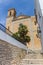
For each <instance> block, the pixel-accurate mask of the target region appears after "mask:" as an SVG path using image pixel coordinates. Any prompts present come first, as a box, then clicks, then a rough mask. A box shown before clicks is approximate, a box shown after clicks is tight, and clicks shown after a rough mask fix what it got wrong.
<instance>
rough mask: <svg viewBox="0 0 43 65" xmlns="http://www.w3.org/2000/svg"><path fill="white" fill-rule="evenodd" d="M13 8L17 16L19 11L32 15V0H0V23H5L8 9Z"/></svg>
mask: <svg viewBox="0 0 43 65" xmlns="http://www.w3.org/2000/svg"><path fill="white" fill-rule="evenodd" d="M10 8H15V9H16V12H17V16H18V15H20V14H21V13H22V14H24V15H28V16H33V15H34V0H0V23H2V24H3V25H5V23H6V17H7V13H8V10H9V9H10Z"/></svg>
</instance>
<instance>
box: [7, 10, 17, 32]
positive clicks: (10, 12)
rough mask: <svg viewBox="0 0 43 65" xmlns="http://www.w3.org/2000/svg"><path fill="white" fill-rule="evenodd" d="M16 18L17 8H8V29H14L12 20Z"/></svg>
mask: <svg viewBox="0 0 43 65" xmlns="http://www.w3.org/2000/svg"><path fill="white" fill-rule="evenodd" d="M15 18H16V10H15V9H9V10H8V15H7V18H6V28H7V29H8V30H10V31H11V30H12V23H13V22H12V21H13V20H14V19H15Z"/></svg>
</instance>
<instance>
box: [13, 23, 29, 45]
mask: <svg viewBox="0 0 43 65" xmlns="http://www.w3.org/2000/svg"><path fill="white" fill-rule="evenodd" d="M27 34H28V29H27V27H26V26H25V25H23V24H20V25H19V28H18V32H16V33H14V34H13V35H12V36H13V37H14V38H16V39H17V40H18V41H20V42H22V43H23V44H25V45H26V42H30V36H27Z"/></svg>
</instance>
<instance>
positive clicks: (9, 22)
mask: <svg viewBox="0 0 43 65" xmlns="http://www.w3.org/2000/svg"><path fill="white" fill-rule="evenodd" d="M20 24H24V25H26V26H27V28H28V31H29V32H28V35H29V36H30V38H31V41H30V42H29V43H27V47H28V48H30V49H33V50H37V49H41V42H40V38H39V37H38V36H37V27H38V24H36V18H35V16H26V15H20V16H16V10H15V9H10V10H8V16H7V18H6V28H7V29H8V30H10V31H11V32H12V33H15V32H17V31H18V27H19V25H20Z"/></svg>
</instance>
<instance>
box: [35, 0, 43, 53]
mask: <svg viewBox="0 0 43 65" xmlns="http://www.w3.org/2000/svg"><path fill="white" fill-rule="evenodd" d="M35 9H36V15H37V21H38V24H39V26H40V29H41V37H40V38H41V44H42V52H43V0H35Z"/></svg>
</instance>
